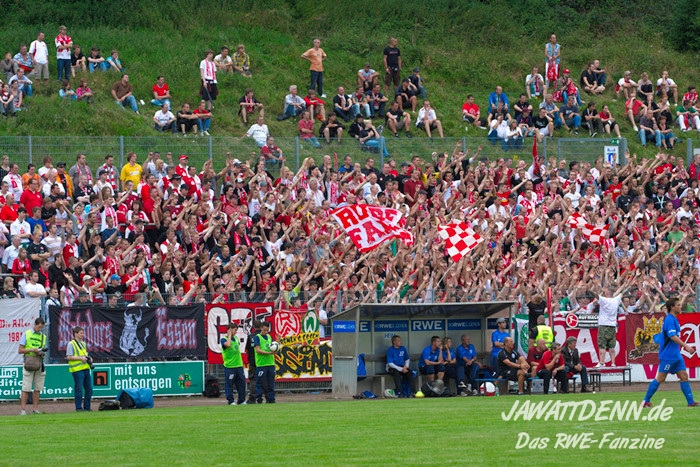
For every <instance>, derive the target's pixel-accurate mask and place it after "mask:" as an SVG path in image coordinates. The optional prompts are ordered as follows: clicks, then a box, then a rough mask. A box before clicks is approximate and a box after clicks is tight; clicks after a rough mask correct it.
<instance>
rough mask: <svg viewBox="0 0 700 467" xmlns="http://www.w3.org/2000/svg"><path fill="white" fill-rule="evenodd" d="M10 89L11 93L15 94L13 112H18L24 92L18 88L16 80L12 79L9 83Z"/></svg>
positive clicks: (20, 108)
mask: <svg viewBox="0 0 700 467" xmlns="http://www.w3.org/2000/svg"><path fill="white" fill-rule="evenodd" d="M10 91H12V94H13V95H14V96H15V97H14V100H13V103H14V106H15V112H18V111H20V110H22V99H23V98H24V94H23V93H22V92H21V91H20V90H19V82H18V81H17V80H15V81H13V82H12V84H11V85H10Z"/></svg>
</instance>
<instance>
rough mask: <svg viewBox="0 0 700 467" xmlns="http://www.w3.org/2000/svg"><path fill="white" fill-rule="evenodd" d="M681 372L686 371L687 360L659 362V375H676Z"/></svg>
mask: <svg viewBox="0 0 700 467" xmlns="http://www.w3.org/2000/svg"><path fill="white" fill-rule="evenodd" d="M679 371H686V367H685V360H683V358H682V357H681V358H679V359H678V360H659V373H671V374H676V373H678V372H679Z"/></svg>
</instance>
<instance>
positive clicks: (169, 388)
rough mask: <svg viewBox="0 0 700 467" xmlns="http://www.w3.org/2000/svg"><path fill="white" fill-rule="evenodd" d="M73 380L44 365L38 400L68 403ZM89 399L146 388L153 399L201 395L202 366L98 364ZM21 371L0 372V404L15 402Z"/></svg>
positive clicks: (59, 367)
mask: <svg viewBox="0 0 700 467" xmlns="http://www.w3.org/2000/svg"><path fill="white" fill-rule="evenodd" d="M74 384H75V383H74V382H73V376H71V374H70V372H69V371H68V365H46V381H45V383H44V390H43V391H41V397H42V398H46V399H72V398H73V386H74ZM92 385H93V391H92V394H93V397H111V398H114V397H116V396H117V394H119V391H121V390H122V389H132V388H150V389H152V390H153V395H155V396H184V395H192V394H201V393H202V391H203V390H204V362H148V363H102V364H95V369H94V370H92ZM21 391H22V367H21V366H6V367H2V368H0V400H19V396H20V393H21Z"/></svg>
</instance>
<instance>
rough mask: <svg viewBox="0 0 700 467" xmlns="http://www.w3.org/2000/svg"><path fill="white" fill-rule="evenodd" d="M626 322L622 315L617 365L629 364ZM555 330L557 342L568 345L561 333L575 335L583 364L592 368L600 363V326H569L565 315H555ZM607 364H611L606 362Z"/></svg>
mask: <svg viewBox="0 0 700 467" xmlns="http://www.w3.org/2000/svg"><path fill="white" fill-rule="evenodd" d="M625 329H626V323H625V317H624V316H621V317H620V318H618V320H617V334H616V336H615V339H616V340H617V345H616V346H615V366H626V365H627V338H626V337H627V336H626V333H625ZM554 332H555V333H556V336H557V338H556V339H557V342H562V341H563V342H562V345H566V344H565V343H564V342H566V338H564V339H562V340H560V339H559V337H558V336H559V335H560V333H561V335H566V337H567V338H568V337H571V336H573V337H575V338H576V340H577V342H576V348H577V349H578V353H579V355H580V357H581V363H582V364H583V366H585V367H588V368H592V367H594V366H596V365H597V364H598V360H599V358H598V357H599V353H598V328H579V327H569V326H567V324H566V317H565V316H555V317H554ZM606 364H609V362H608V363H606Z"/></svg>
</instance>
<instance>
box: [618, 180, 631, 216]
mask: <svg viewBox="0 0 700 467" xmlns="http://www.w3.org/2000/svg"><path fill="white" fill-rule="evenodd" d="M629 192H630V187H629V186H627V185H625V184H623V185H622V194H620V196H618V197H617V200H616V201H615V204H616V205H617V207H618V209H622V210H623V211H624V213H625V214H627V213H628V212H629V209H630V204H632V197H631V196H630V195H629Z"/></svg>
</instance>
